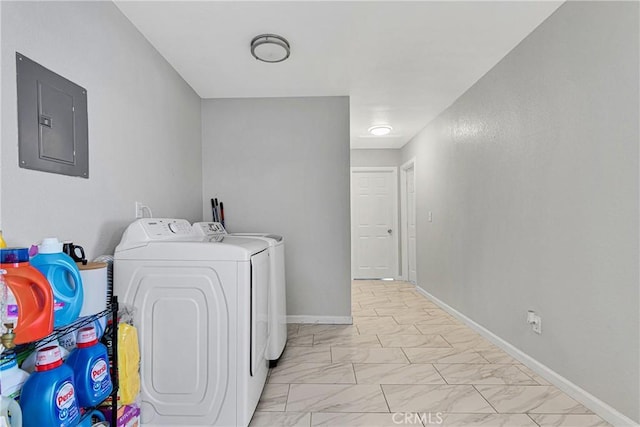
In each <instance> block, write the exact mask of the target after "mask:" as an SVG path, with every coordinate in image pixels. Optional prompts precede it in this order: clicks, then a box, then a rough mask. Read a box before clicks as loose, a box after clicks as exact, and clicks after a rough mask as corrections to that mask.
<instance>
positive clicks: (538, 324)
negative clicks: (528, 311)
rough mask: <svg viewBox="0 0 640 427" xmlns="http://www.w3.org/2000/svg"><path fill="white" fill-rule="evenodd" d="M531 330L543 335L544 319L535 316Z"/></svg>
mask: <svg viewBox="0 0 640 427" xmlns="http://www.w3.org/2000/svg"><path fill="white" fill-rule="evenodd" d="M531 329H533V332H535V333H536V334H542V318H541V317H540V316H538V315H536V316H535V318H534V320H533V323H532V324H531Z"/></svg>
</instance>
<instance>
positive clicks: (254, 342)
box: [114, 218, 270, 426]
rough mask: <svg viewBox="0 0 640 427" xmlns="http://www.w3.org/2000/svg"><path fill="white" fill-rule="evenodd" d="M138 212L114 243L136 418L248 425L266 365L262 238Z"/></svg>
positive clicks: (266, 260)
mask: <svg viewBox="0 0 640 427" xmlns="http://www.w3.org/2000/svg"><path fill="white" fill-rule="evenodd" d="M211 237H212V239H211V240H210V238H208V237H203V236H201V235H198V234H196V233H194V232H193V228H192V227H191V225H190V224H189V222H188V221H186V220H183V219H158V218H143V219H139V220H137V221H135V222H133V223H132V224H131V225H129V227H128V228H127V229H126V230H125V232H124V234H123V236H122V240H121V242H120V244H119V245H118V247H117V248H116V251H115V256H114V258H115V261H114V291H115V293H116V294H117V295H118V296H119V298H120V301H121V302H122V303H123V305H125V306H130V307H132V308H133V320H134V325H135V326H136V327H137V328H138V335H139V342H140V358H141V361H140V375H141V401H142V405H141V406H142V408H141V409H142V422H143V423H144V424H145V425H151V426H154V425H158V426H160V425H165V426H166V425H172V426H196V425H198V426H202V425H207V426H247V425H248V424H249V421H250V420H251V417H252V415H253V412H254V410H255V408H256V406H257V404H258V400H259V398H260V394H261V393H262V390H263V388H264V384H265V381H266V377H267V372H268V361H267V359H266V357H265V353H266V350H267V343H268V281H269V268H270V263H269V252H268V244H267V243H266V242H265V241H262V240H257V239H246V238H239V237H231V236H222V235H216V236H211Z"/></svg>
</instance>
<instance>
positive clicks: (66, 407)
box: [54, 381, 80, 427]
mask: <svg viewBox="0 0 640 427" xmlns="http://www.w3.org/2000/svg"><path fill="white" fill-rule="evenodd" d="M54 395H55V399H56V400H55V403H56V407H55V412H56V416H57V417H58V420H60V423H61V424H60V426H61V427H66V426H73V425H76V424H77V422H76V420H77V418H78V417H79V416H80V411H79V409H78V403H77V402H76V390H75V389H74V388H73V384H72V383H71V381H65V382H63V383H62V384H61V385H60V386H59V387H58V389H57V390H56V392H55V393H54Z"/></svg>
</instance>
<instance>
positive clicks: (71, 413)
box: [20, 345, 80, 427]
mask: <svg viewBox="0 0 640 427" xmlns="http://www.w3.org/2000/svg"><path fill="white" fill-rule="evenodd" d="M20 406H22V414H23V415H24V416H23V420H22V425H23V427H44V426H47V427H72V426H75V425H77V424H78V422H79V421H80V408H79V407H78V400H77V396H76V389H75V385H74V383H73V371H72V370H71V368H70V367H69V366H67V365H66V364H64V363H62V357H61V355H60V349H59V348H58V346H56V345H54V346H50V347H45V348H43V349H40V350H38V355H37V357H36V370H35V372H34V373H33V374H31V375H30V376H29V378H28V379H27V381H26V382H25V383H24V386H23V387H22V395H21V396H20Z"/></svg>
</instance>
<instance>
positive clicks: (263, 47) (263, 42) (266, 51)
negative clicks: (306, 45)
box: [251, 34, 291, 63]
mask: <svg viewBox="0 0 640 427" xmlns="http://www.w3.org/2000/svg"><path fill="white" fill-rule="evenodd" d="M290 54H291V49H290V46H289V42H288V41H287V39H285V38H284V37H282V36H279V35H277V34H261V35H259V36H256V37H254V38H253V40H251V55H253V57H254V58H256V59H258V60H260V61H263V62H269V63H275V62H282V61H284V60H285V59H287V58H288V57H289V55H290Z"/></svg>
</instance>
